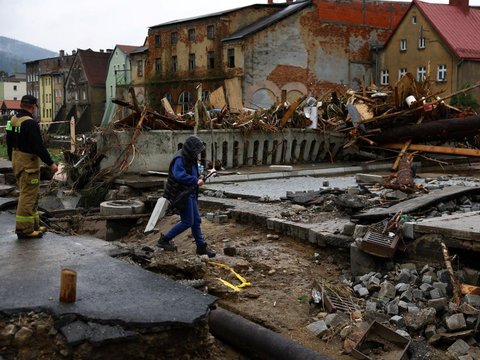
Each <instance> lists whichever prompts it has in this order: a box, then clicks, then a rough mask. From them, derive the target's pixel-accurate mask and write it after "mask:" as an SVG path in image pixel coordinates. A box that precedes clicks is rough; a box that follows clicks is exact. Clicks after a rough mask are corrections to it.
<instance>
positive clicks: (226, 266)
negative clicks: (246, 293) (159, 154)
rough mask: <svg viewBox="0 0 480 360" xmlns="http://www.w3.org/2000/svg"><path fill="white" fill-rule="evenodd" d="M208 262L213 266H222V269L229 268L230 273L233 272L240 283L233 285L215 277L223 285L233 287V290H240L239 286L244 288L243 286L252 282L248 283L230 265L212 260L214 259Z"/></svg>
mask: <svg viewBox="0 0 480 360" xmlns="http://www.w3.org/2000/svg"><path fill="white" fill-rule="evenodd" d="M208 263H209V264H212V265H214V266H218V267H221V268H224V269H227V270H230V272H231V273H233V274H234V275H235V276H236V277H237V279H238V280H240V282H241V284H240V285H233V284H231V283H229V282H228V281H225V280H223V279H221V278H217V279H218V280H219V281H220V282H221V283H222V284H223V285H225V286H227V287H229V288H231V289H233V290H234V291H237V292H238V291H240V290H241V288H244V287H247V286H251V285H252V284H251V283H249V282H248V281H247V280H246V279H245V278H244V277H243V276H241V275H240V274H238V273H236V272H235V270H233V269H232V268H231V267H230V266H228V265H225V264H222V263H218V262H214V261H209V262H208Z"/></svg>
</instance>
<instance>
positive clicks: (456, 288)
mask: <svg viewBox="0 0 480 360" xmlns="http://www.w3.org/2000/svg"><path fill="white" fill-rule="evenodd" d="M441 244H442V254H443V260H444V261H445V266H446V268H447V271H448V273H449V275H450V282H451V285H452V292H453V296H452V300H453V302H454V303H455V304H457V305H460V302H461V301H462V299H461V292H460V283H459V282H458V279H457V277H456V276H455V272H454V271H453V267H452V262H451V261H450V259H451V258H450V255H449V254H448V249H447V246H446V245H445V243H444V242H443V241H442V243H441Z"/></svg>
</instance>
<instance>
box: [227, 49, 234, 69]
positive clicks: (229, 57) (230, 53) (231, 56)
mask: <svg viewBox="0 0 480 360" xmlns="http://www.w3.org/2000/svg"><path fill="white" fill-rule="evenodd" d="M227 66H228V67H229V68H233V67H235V49H234V48H230V49H228V50H227Z"/></svg>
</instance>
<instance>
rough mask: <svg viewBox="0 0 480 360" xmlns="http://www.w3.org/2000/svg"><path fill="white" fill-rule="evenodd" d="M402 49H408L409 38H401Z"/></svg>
mask: <svg viewBox="0 0 480 360" xmlns="http://www.w3.org/2000/svg"><path fill="white" fill-rule="evenodd" d="M400 51H407V39H402V40H400Z"/></svg>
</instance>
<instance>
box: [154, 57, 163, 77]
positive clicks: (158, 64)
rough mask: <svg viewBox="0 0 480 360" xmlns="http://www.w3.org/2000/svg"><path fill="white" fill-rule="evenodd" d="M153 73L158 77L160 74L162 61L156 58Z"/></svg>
mask: <svg viewBox="0 0 480 360" xmlns="http://www.w3.org/2000/svg"><path fill="white" fill-rule="evenodd" d="M155 73H156V74H158V75H161V74H162V59H161V58H156V59H155Z"/></svg>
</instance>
